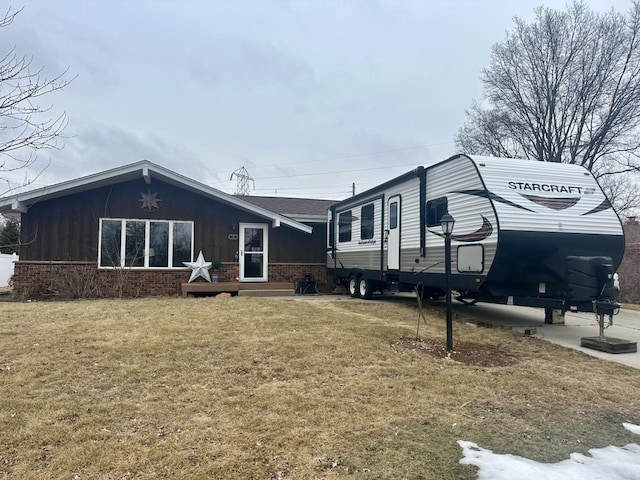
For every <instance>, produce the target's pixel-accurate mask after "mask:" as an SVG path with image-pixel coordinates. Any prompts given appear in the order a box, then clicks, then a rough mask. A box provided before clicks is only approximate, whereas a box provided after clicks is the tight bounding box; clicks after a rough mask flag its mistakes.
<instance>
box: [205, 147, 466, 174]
mask: <svg viewBox="0 0 640 480" xmlns="http://www.w3.org/2000/svg"><path fill="white" fill-rule="evenodd" d="M449 143H453V142H438V143H428V144H423V145H414V146H412V147H402V148H392V149H389V150H378V151H375V152H366V153H354V154H349V155H337V156H335V157H325V158H319V159H316V160H305V161H302V162H289V163H279V164H272V165H253V166H251V169H252V170H255V169H257V168H272V167H287V166H291V165H303V164H305V163H318V162H328V161H331V160H343V159H346V158H357V157H367V156H370V155H380V154H383V153H395V152H402V151H405V150H416V149H419V148H428V147H436V146H438V145H447V144H449ZM214 175H218V173H214Z"/></svg>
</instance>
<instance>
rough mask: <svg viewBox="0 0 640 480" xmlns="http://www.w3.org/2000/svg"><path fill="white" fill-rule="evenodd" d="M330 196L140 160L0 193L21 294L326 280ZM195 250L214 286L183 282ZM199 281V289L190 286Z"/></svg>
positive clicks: (131, 292) (145, 291)
mask: <svg viewBox="0 0 640 480" xmlns="http://www.w3.org/2000/svg"><path fill="white" fill-rule="evenodd" d="M331 203H333V202H332V201H329V200H310V199H292V198H276V197H252V196H234V195H229V194H226V193H224V192H221V191H219V190H216V189H214V188H211V187H209V186H207V185H204V184H202V183H200V182H198V181H196V180H193V179H191V178H188V177H185V176H183V175H180V174H178V173H175V172H173V171H171V170H168V169H166V168H163V167H161V166H158V165H155V164H153V163H151V162H148V161H146V160H145V161H141V162H137V163H133V164H130V165H125V166H123V167H119V168H115V169H112V170H107V171H104V172H101V173H97V174H93V175H89V176H86V177H82V178H78V179H76V180H71V181H67V182H63V183H59V184H57V185H53V186H50V187H45V188H40V189H36V190H32V191H29V192H25V193H20V194H16V195H13V196H11V197H5V198H2V199H0V212H3V213H13V214H20V216H21V246H20V260H19V261H18V262H17V263H16V264H15V270H14V276H13V285H14V294H15V295H16V296H19V297H35V296H55V295H60V296H65V297H95V296H114V295H116V296H117V295H121V296H144V295H178V294H180V293H181V292H182V293H183V294H184V293H185V292H184V289H185V288H187V289H188V288H204V289H206V288H211V289H213V290H215V289H216V288H217V289H219V290H220V291H231V292H234V291H238V290H244V289H252V288H254V289H255V288H260V289H265V290H267V289H269V288H279V289H282V288H290V289H292V290H293V289H294V288H295V286H296V285H297V284H298V282H300V281H302V280H304V279H305V276H307V278H308V276H309V275H311V277H312V278H313V279H314V280H315V281H316V282H317V283H318V285H319V286H320V288H322V287H324V288H325V289H326V288H327V287H328V285H329V282H328V279H327V269H326V263H325V261H326V223H327V214H326V211H327V208H328V206H329V205H330V204H331ZM200 251H202V253H203V255H204V258H205V260H206V261H207V262H211V261H213V260H219V261H220V262H221V266H220V268H219V269H217V271H215V272H214V271H213V270H211V273H215V274H218V276H219V284H220V285H218V286H211V287H206V286H204V285H202V282H205V281H204V280H203V279H202V278H198V279H196V280H194V282H193V283H192V284H190V285H191V287H188V286H187V287H184V285H186V284H187V282H188V281H189V278H190V275H191V271H192V270H191V269H190V268H187V267H185V266H184V264H183V262H193V261H195V260H196V258H197V257H198V254H199V252H200ZM197 282H198V287H193V285H194V284H195V283H197Z"/></svg>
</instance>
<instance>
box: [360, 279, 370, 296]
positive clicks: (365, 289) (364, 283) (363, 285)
mask: <svg viewBox="0 0 640 480" xmlns="http://www.w3.org/2000/svg"><path fill="white" fill-rule="evenodd" d="M358 293H359V294H360V297H362V298H364V299H366V300H369V299H370V298H371V295H372V294H373V282H371V281H370V280H367V279H366V278H360V281H359V282H358Z"/></svg>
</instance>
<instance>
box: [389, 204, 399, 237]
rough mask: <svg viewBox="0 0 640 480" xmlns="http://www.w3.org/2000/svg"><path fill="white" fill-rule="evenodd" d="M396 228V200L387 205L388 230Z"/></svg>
mask: <svg viewBox="0 0 640 480" xmlns="http://www.w3.org/2000/svg"><path fill="white" fill-rule="evenodd" d="M396 228H398V202H392V203H391V205H389V230H395V229H396Z"/></svg>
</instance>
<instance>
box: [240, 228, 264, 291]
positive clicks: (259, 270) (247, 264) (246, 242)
mask: <svg viewBox="0 0 640 480" xmlns="http://www.w3.org/2000/svg"><path fill="white" fill-rule="evenodd" d="M239 240H240V245H239V247H240V251H239V256H238V259H239V262H240V281H241V282H266V281H267V279H268V276H267V265H268V259H269V226H268V225H267V224H264V223H241V224H240V235H239Z"/></svg>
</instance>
